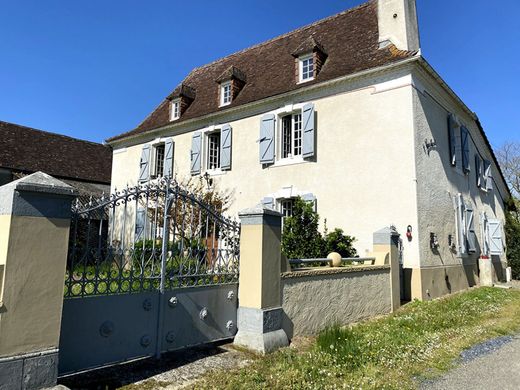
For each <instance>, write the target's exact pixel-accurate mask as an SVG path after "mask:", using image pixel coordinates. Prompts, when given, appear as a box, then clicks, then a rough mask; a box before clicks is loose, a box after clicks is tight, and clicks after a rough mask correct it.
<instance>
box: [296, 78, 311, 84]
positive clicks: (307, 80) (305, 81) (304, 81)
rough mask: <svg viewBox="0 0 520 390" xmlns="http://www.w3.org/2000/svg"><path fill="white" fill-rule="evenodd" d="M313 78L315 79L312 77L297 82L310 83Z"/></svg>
mask: <svg viewBox="0 0 520 390" xmlns="http://www.w3.org/2000/svg"><path fill="white" fill-rule="evenodd" d="M313 80H314V77H313V78H310V79H305V80H300V81H298V82H297V84H305V83H308V82H309V81H313Z"/></svg>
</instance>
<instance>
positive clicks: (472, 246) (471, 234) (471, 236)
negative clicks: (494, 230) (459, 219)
mask: <svg viewBox="0 0 520 390" xmlns="http://www.w3.org/2000/svg"><path fill="white" fill-rule="evenodd" d="M476 241H477V235H476V234H475V222H474V215H473V210H471V209H466V243H467V248H468V253H475V252H476V251H477V243H476Z"/></svg>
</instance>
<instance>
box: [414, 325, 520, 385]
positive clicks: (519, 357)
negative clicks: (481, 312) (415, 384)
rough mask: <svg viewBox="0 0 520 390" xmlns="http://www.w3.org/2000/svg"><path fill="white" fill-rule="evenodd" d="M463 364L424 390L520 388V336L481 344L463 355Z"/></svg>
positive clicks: (426, 383)
mask: <svg viewBox="0 0 520 390" xmlns="http://www.w3.org/2000/svg"><path fill="white" fill-rule="evenodd" d="M461 359H462V364H461V365H460V366H458V367H457V368H455V369H454V370H452V371H450V372H448V373H447V374H446V375H444V376H443V377H441V378H440V379H438V380H435V381H428V382H424V383H422V384H421V386H420V388H421V389H423V390H441V389H442V390H451V389H457V390H461V389H464V390H466V389H501V390H506V389H515V390H517V389H520V375H519V373H520V335H516V336H505V337H500V338H497V339H494V340H490V341H487V342H485V343H482V344H478V345H476V346H474V347H472V348H471V349H469V350H467V351H464V353H463V354H462V357H461Z"/></svg>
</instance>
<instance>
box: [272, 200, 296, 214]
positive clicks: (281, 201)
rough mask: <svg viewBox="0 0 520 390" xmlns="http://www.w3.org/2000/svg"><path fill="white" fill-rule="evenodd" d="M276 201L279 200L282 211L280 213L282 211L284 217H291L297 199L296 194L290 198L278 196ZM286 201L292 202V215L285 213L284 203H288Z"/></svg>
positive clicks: (279, 207) (279, 208)
mask: <svg viewBox="0 0 520 390" xmlns="http://www.w3.org/2000/svg"><path fill="white" fill-rule="evenodd" d="M276 201H277V202H278V210H279V211H280V213H282V215H283V218H286V217H291V216H292V215H293V211H294V202H295V201H296V196H291V197H288V198H278V199H276ZM286 202H290V203H291V206H290V209H291V214H290V215H285V210H284V203H286Z"/></svg>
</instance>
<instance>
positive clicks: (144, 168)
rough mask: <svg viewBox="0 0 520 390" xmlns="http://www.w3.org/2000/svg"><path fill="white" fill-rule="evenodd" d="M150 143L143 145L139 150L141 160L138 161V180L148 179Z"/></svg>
mask: <svg viewBox="0 0 520 390" xmlns="http://www.w3.org/2000/svg"><path fill="white" fill-rule="evenodd" d="M150 151H151V147H150V145H144V146H143V150H142V151H141V160H140V161H139V182H140V183H142V182H145V181H148V180H150Z"/></svg>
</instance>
